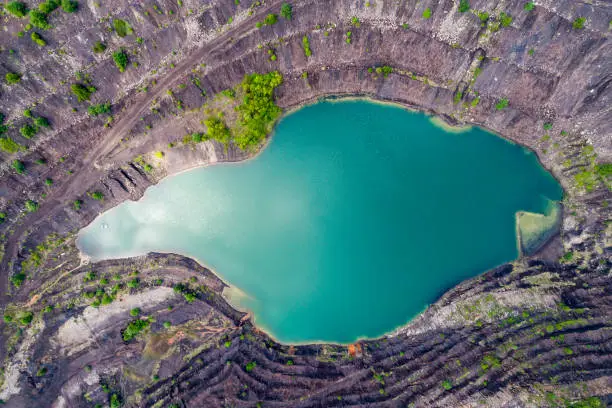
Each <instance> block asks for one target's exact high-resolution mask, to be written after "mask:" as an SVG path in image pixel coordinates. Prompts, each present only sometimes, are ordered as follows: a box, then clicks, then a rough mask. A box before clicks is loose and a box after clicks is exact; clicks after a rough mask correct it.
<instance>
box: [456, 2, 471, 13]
mask: <svg viewBox="0 0 612 408" xmlns="http://www.w3.org/2000/svg"><path fill="white" fill-rule="evenodd" d="M469 9H470V2H469V1H468V0H459V12H460V13H465V12H466V11H468V10H469Z"/></svg>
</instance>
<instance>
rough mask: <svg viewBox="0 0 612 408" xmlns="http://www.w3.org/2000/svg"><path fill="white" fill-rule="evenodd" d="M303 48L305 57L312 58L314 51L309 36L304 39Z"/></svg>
mask: <svg viewBox="0 0 612 408" xmlns="http://www.w3.org/2000/svg"><path fill="white" fill-rule="evenodd" d="M302 46H303V47H304V55H306V57H310V56H311V55H312V50H311V49H310V41H308V36H307V35H305V36H304V37H302Z"/></svg>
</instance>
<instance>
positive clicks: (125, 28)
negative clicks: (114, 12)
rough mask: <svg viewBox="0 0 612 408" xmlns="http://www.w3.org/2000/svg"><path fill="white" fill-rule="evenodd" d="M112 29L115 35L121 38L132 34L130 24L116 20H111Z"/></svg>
mask: <svg viewBox="0 0 612 408" xmlns="http://www.w3.org/2000/svg"><path fill="white" fill-rule="evenodd" d="M113 28H114V29H115V32H116V33H117V35H118V36H119V37H121V38H123V37H125V36H127V35H130V34H133V33H134V30H133V29H132V26H131V25H130V23H128V22H127V21H125V20H121V19H118V18H117V19H114V20H113Z"/></svg>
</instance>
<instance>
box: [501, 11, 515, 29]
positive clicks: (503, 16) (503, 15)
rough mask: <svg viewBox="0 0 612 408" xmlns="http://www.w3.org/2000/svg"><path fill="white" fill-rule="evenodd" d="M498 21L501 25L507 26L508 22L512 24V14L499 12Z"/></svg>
mask: <svg viewBox="0 0 612 408" xmlns="http://www.w3.org/2000/svg"><path fill="white" fill-rule="evenodd" d="M499 22H500V23H501V25H502V27H508V26H509V25H510V24H512V16H511V15H510V14H506V13H504V12H503V11H502V12H501V13H499Z"/></svg>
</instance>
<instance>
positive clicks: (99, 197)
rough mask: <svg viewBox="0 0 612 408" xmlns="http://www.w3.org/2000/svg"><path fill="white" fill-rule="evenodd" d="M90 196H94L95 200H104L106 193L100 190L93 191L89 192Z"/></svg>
mask: <svg viewBox="0 0 612 408" xmlns="http://www.w3.org/2000/svg"><path fill="white" fill-rule="evenodd" d="M89 196H90V197H91V198H93V199H94V200H98V201H102V200H104V194H103V193H102V192H100V191H94V192H91V193H89Z"/></svg>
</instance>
